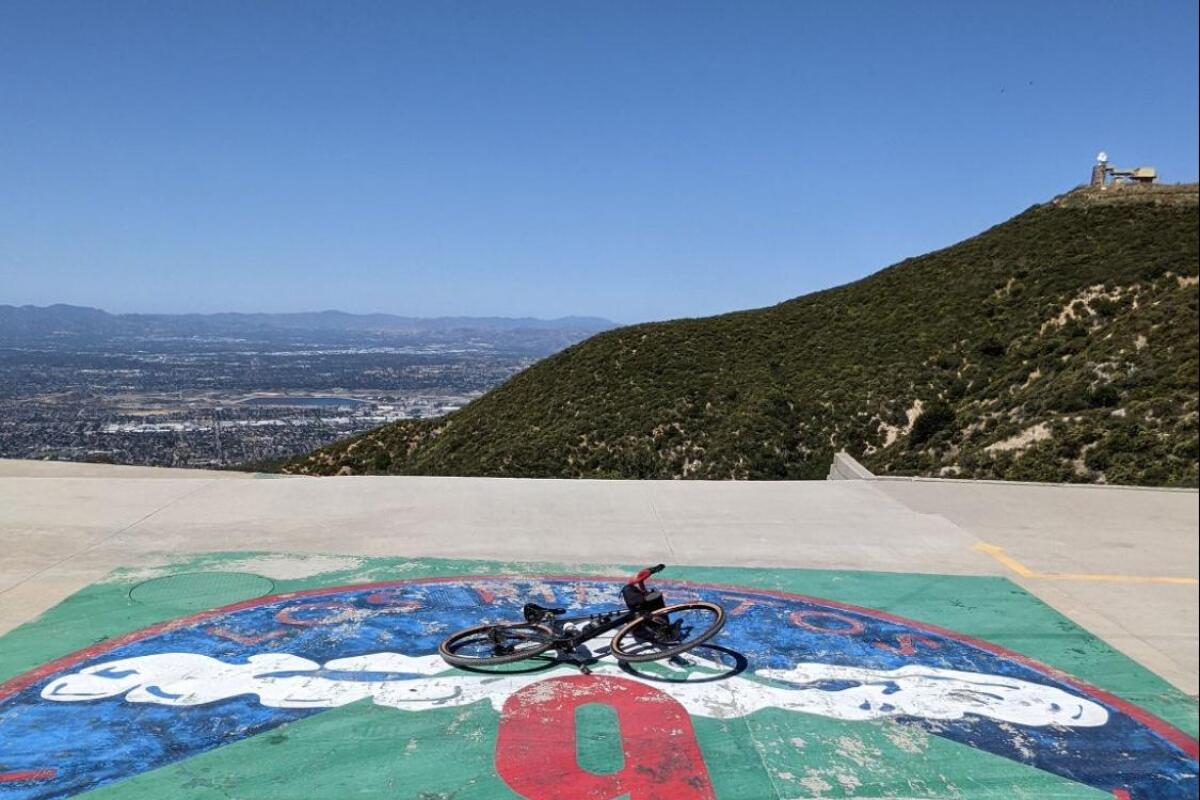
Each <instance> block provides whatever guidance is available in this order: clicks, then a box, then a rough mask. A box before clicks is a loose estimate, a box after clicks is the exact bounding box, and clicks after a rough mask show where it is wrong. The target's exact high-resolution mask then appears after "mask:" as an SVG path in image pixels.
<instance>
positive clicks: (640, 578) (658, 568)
mask: <svg viewBox="0 0 1200 800" xmlns="http://www.w3.org/2000/svg"><path fill="white" fill-rule="evenodd" d="M666 568H667V565H666V564H655V565H654V566H653V567H646V569H644V570H642V571H641V572H639V573H638V574H637V575H634V576H633V578H632V579H631V580H630V581H629V583H630V584H631V585H632V584H635V583H639V584H640V583H644V582H645V580H646V578H649V577H650V576H651V575H654V574H655V573H658V572H662V571H663V570H664V569H666Z"/></svg>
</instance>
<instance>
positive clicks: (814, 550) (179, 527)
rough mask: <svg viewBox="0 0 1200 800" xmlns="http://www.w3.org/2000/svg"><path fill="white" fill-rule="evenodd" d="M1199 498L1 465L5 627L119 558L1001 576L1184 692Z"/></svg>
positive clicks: (0, 596) (918, 484)
mask: <svg viewBox="0 0 1200 800" xmlns="http://www.w3.org/2000/svg"><path fill="white" fill-rule="evenodd" d="M147 475H150V477H147ZM173 476H179V477H173ZM1196 501H1197V496H1196V493H1195V492H1162V491H1152V490H1147V491H1141V490H1129V489H1103V488H1089V487H1044V486H1030V485H1004V484H982V483H981V484H972V483H968V482H962V481H946V482H937V481H924V482H922V481H903V482H901V481H880V480H873V481H861V480H850V481H831V482H803V483H768V482H763V483H732V482H720V483H704V482H632V481H630V482H625V481H533V480H491V479H469V478H388V477H381V478H371V477H352V478H324V479H316V478H276V479H261V478H260V479H255V477H254V476H246V475H240V474H237V473H219V472H197V471H181V472H178V473H176V472H174V471H171V470H162V469H152V468H117V467H106V466H101V465H73V464H54V463H49V462H12V461H9V462H5V461H0V552H2V553H3V558H0V632H2V631H5V630H9V629H11V628H12V627H14V626H16V625H18V624H20V623H22V622H25V621H27V620H29V619H31V618H33V617H34V616H36V615H37V614H38V613H40V612H41V611H43V610H44V609H46V608H48V607H49V606H51V605H53V604H54V603H57V602H59V601H60V600H62V599H64V598H66V597H67V596H69V595H71V594H72V593H73V592H75V591H78V590H79V589H80V588H82V587H84V586H86V585H88V584H89V583H92V582H94V581H97V580H100V579H102V578H103V577H104V576H105V575H107V574H108V573H109V571H110V570H112V569H113V568H115V567H119V566H129V565H131V564H138V565H146V566H153V565H155V564H161V563H167V562H169V561H171V560H172V559H173V558H174V557H175V554H178V553H194V552H202V551H206V550H208V551H226V550H235V549H245V548H248V547H253V548H255V549H261V550H271V551H279V552H287V553H309V554H313V555H319V554H327V553H330V552H335V553H341V554H346V555H349V556H389V555H401V554H402V555H406V556H411V557H422V556H430V557H459V558H494V559H504V560H514V559H516V560H526V561H545V560H551V561H558V562H591V563H604V562H613V561H621V562H626V563H643V562H644V563H654V562H658V561H665V562H668V563H673V564H690V565H704V564H719V565H728V566H778V567H795V568H820V569H841V570H856V569H864V570H877V571H893V572H925V573H938V574H955V575H1005V576H1008V577H1010V578H1012V579H1014V580H1016V581H1018V582H1020V583H1021V584H1022V585H1023V586H1025V587H1026V588H1027V589H1028V590H1029V591H1031V592H1033V593H1034V594H1035V595H1037V596H1038V597H1040V598H1042V599H1043V600H1045V601H1046V602H1048V603H1050V604H1051V605H1053V606H1054V607H1055V608H1056V609H1058V610H1059V611H1061V612H1062V613H1064V614H1066V615H1067V616H1068V617H1069V618H1071V619H1073V620H1075V621H1077V622H1079V623H1081V624H1083V625H1085V626H1086V627H1087V628H1089V629H1090V630H1092V631H1093V632H1095V633H1096V634H1097V635H1099V636H1101V637H1102V638H1103V639H1104V640H1105V641H1107V642H1109V643H1110V644H1112V645H1114V646H1116V647H1118V648H1119V649H1121V650H1122V651H1123V652H1125V653H1127V654H1128V655H1130V656H1132V657H1134V658H1135V659H1137V660H1138V661H1140V662H1141V663H1143V664H1145V665H1147V666H1149V667H1150V668H1151V669H1153V670H1154V671H1156V672H1158V673H1159V674H1160V675H1162V676H1164V677H1165V678H1167V679H1168V680H1169V681H1171V682H1172V683H1173V684H1174V685H1176V686H1177V687H1179V688H1181V689H1182V690H1183V691H1185V692H1186V693H1188V694H1192V695H1195V694H1196V693H1197V682H1198V680H1197V675H1198V666H1197V646H1198V639H1197V628H1198V625H1197V607H1198V599H1197V524H1198V522H1197V502H1196ZM981 546H990V547H992V548H999V549H1000V553H1001V555H1004V554H1007V557H1008V558H1007V560H1001V559H999V558H998V557H997V552H996V551H995V550H990V551H989V550H980V549H978V548H980V547H981ZM1014 559H1015V563H1016V564H1017V565H1019V566H1021V565H1023V568H1024V573H1030V574H1029V575H1026V574H1023V572H1022V571H1020V570H1014V568H1013V567H1012V566H1011V565H1012V563H1013V560H1014ZM1064 576H1067V577H1064ZM1071 576H1074V577H1071ZM1088 576H1091V577H1090V578H1089V577H1088ZM1110 578H1118V579H1119V580H1110ZM1126 578H1128V579H1130V580H1125V579H1126ZM1147 578H1151V579H1167V580H1168V581H1180V582H1176V583H1170V582H1165V583H1164V582H1154V581H1149V582H1147V581H1146V580H1143V579H1147Z"/></svg>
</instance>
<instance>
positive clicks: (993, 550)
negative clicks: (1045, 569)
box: [974, 542, 1039, 578]
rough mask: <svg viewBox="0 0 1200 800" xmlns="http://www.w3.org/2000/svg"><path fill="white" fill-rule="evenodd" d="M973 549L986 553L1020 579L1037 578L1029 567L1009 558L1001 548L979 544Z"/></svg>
mask: <svg viewBox="0 0 1200 800" xmlns="http://www.w3.org/2000/svg"><path fill="white" fill-rule="evenodd" d="M974 549H976V550H978V551H979V552H981V553H987V554H988V555H989V556H991V557H992V558H994V559H996V560H997V561H999V562H1000V563H1001V564H1003V565H1004V566H1006V567H1008V568H1009V569H1011V570H1012V571H1013V572H1015V573H1017V574H1018V575H1020V576H1021V577H1022V578H1036V577H1039V576H1038V574H1037V573H1036V572H1034V571H1033V570H1031V569H1030V568H1029V567H1027V566H1025V565H1024V564H1022V563H1021V562H1020V561H1017V560H1016V559H1015V558H1013V557H1012V556H1010V555H1009V554H1008V553H1006V552H1004V548H1003V547H997V546H996V545H994V544H988V543H986V542H980V543H979V544H977V545H975V548H974Z"/></svg>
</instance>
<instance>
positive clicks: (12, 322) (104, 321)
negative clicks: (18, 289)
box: [0, 304, 615, 341]
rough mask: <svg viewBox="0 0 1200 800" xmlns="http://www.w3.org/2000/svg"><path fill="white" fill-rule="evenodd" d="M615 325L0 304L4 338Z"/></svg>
mask: <svg viewBox="0 0 1200 800" xmlns="http://www.w3.org/2000/svg"><path fill="white" fill-rule="evenodd" d="M613 327H615V325H614V323H612V322H610V321H609V320H606V319H600V318H598V317H560V318H558V319H534V318H532V317H515V318H514V317H432V318H421V317H399V316H395V315H392V314H347V313H345V312H342V311H315V312H303V313H294V314H235V313H223V314H110V313H108V312H106V311H102V310H100V309H98V308H88V307H86V306H71V305H62V304H59V305H51V306H12V305H0V341H21V340H29V339H37V338H44V337H64V336H67V337H80V338H87V337H94V338H108V337H113V336H152V335H167V336H205V335H207V336H240V335H247V334H263V333H269V332H278V331H321V332H343V333H380V334H389V333H390V334H413V335H420V334H430V333H444V332H449V331H518V330H528V331H576V332H584V333H590V332H598V331H603V330H607V329H609V328H613Z"/></svg>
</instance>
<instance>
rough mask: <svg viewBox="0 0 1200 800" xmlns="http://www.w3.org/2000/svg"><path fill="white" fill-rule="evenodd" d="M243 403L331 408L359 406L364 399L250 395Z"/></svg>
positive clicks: (362, 403) (364, 403)
mask: <svg viewBox="0 0 1200 800" xmlns="http://www.w3.org/2000/svg"><path fill="white" fill-rule="evenodd" d="M242 404H243V405H248V406H320V407H323V408H332V407H335V406H361V405H366V404H367V401H366V400H358V399H357V398H354V397H312V396H304V397H289V396H287V395H280V396H276V397H250V398H247V399H246V400H243V401H242Z"/></svg>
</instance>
